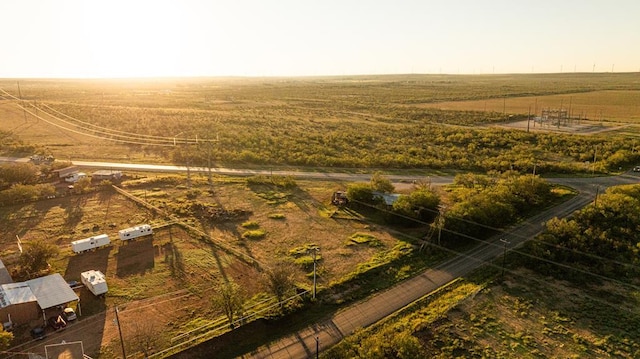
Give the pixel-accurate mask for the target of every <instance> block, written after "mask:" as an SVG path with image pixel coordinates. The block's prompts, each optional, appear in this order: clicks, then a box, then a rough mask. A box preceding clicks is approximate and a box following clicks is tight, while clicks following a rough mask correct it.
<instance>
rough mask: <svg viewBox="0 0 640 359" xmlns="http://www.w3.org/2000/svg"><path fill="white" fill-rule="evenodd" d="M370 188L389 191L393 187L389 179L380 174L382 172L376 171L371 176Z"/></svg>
mask: <svg viewBox="0 0 640 359" xmlns="http://www.w3.org/2000/svg"><path fill="white" fill-rule="evenodd" d="M371 189H373V190H374V191H378V192H382V193H391V192H393V191H394V190H395V187H394V186H393V183H391V180H390V179H388V178H386V177H385V176H383V175H382V172H376V173H374V174H373V176H371Z"/></svg>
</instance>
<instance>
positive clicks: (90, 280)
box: [80, 269, 109, 296]
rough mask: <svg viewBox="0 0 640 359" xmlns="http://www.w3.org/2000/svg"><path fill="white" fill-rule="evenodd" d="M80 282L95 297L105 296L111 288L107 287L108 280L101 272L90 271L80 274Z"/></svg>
mask: <svg viewBox="0 0 640 359" xmlns="http://www.w3.org/2000/svg"><path fill="white" fill-rule="evenodd" d="M80 281H81V282H82V284H84V286H85V287H87V289H89V291H91V293H93V295H95V296H100V295H103V294H105V293H106V292H107V291H108V290H109V288H108V287H107V279H106V278H105V276H104V274H102V272H100V271H99V270H93V269H92V270H88V271H86V272H82V273H80Z"/></svg>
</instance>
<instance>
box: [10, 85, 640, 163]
mask: <svg viewBox="0 0 640 359" xmlns="http://www.w3.org/2000/svg"><path fill="white" fill-rule="evenodd" d="M0 88H1V89H2V90H3V91H4V92H1V91H0V92H1V93H0V95H1V96H0V118H2V121H0V130H1V131H7V132H9V133H11V134H12V136H15V137H17V138H18V139H22V140H23V141H27V142H29V143H32V144H37V145H39V146H41V151H42V152H50V153H52V154H53V155H55V156H56V157H57V158H59V159H65V160H73V159H77V160H85V159H93V160H106V161H133V162H152V163H161V162H162V163H167V162H173V163H192V164H198V165H201V166H205V165H213V166H216V165H224V166H235V167H252V166H279V167H285V166H295V167H310V166H312V167H321V168H326V167H331V168H385V169H389V168H395V169H426V170H434V169H435V170H439V169H447V168H456V169H464V170H482V171H487V170H506V169H509V168H512V167H516V168H519V169H520V168H521V169H522V171H531V170H532V167H533V163H534V162H538V163H542V162H548V163H547V164H546V165H545V166H543V167H545V168H549V169H552V170H553V171H575V170H576V168H577V167H579V166H580V165H581V164H582V163H583V162H584V161H585V158H583V157H588V156H582V154H584V153H588V152H591V151H593V148H594V147H595V146H596V145H598V144H603V142H604V146H605V147H607V148H608V150H607V151H608V152H609V154H613V153H615V152H616V151H618V150H628V151H631V150H632V146H631V144H629V143H627V142H625V141H624V139H625V134H626V132H615V133H614V135H613V136H607V137H598V138H593V139H581V140H577V139H575V138H573V137H570V136H566V135H565V134H559V135H558V136H555V137H554V139H553V140H550V139H548V138H546V135H543V134H537V135H535V136H528V135H522V134H518V133H514V132H513V131H505V130H504V129H498V130H496V129H495V128H488V127H486V125H488V124H496V123H500V124H502V123H504V122H505V121H507V120H508V119H509V115H516V117H517V116H522V115H523V114H527V111H526V109H528V106H529V105H531V106H532V107H534V109H535V98H538V99H539V101H540V104H539V106H538V108H542V106H544V105H547V106H554V107H555V106H559V105H560V103H562V106H563V107H569V103H571V108H572V112H573V113H574V114H576V115H578V114H579V112H578V109H579V108H580V111H583V113H584V114H586V116H587V117H590V118H592V117H594V115H595V114H596V113H597V116H596V119H597V120H598V121H600V120H601V119H602V120H603V121H604V120H607V119H608V120H611V119H613V118H615V119H616V120H617V121H624V122H625V123H633V122H637V119H638V109H637V108H638V105H637V101H636V99H637V97H638V93H639V90H640V83H639V82H638V74H635V73H629V74H623V73H620V74H617V73H616V74H580V73H578V74H548V75H495V76H488V75H482V76H454V75H442V76H438V75H403V76H400V75H397V76H354V77H344V78H340V77H335V78H296V79H280V78H263V79H261V78H247V79H245V78H231V79H215V78H214V79H159V80H137V81H136V80H128V81H125V80H94V81H90V80H24V81H21V86H20V89H21V91H20V93H18V91H17V84H16V82H15V81H6V80H4V81H0ZM20 95H21V97H20ZM543 99H544V101H543ZM451 101H454V102H451ZM460 101H475V102H472V103H471V104H473V106H472V107H470V108H469V107H465V106H470V105H464V104H467V102H460ZM505 101H506V103H508V104H509V105H508V110H507V108H506V107H507V106H505ZM485 103H486V104H487V105H486V107H487V108H486V111H484V110H485ZM443 104H450V105H451V106H458V104H463V105H462V107H460V108H457V109H454V110H439V109H437V108H432V107H431V106H435V107H439V106H443ZM600 104H603V105H602V106H601V105H600ZM605 105H606V106H608V107H606V106H605ZM21 106H23V107H24V109H23V108H21ZM470 109H473V110H470ZM491 110H493V111H491ZM534 112H535V111H534ZM596 135H597V134H594V135H593V136H596ZM460 136H462V137H463V138H461V137H460ZM465 136H468V137H469V138H465ZM539 143H545V144H547V145H545V146H538V145H539ZM548 144H554V146H556V147H551V146H549V145H548ZM3 147H4V148H5V151H8V150H7V148H8V146H3ZM522 147H526V148H525V153H528V154H529V155H531V154H535V158H533V157H532V156H528V158H526V159H524V158H522V154H521V153H520V154H514V153H513V149H514V148H522ZM569 148H573V150H570V151H567V149H569ZM478 149H480V151H478ZM567 152H569V153H567ZM559 153H562V154H563V156H561V161H559V160H558V154H559ZM24 154H28V153H23V155H24ZM590 157H593V156H590ZM607 157H608V156H607ZM498 158H499V161H496V159H498ZM516 162H520V163H518V164H516V165H515V166H514V163H516ZM557 167H563V168H557ZM615 167H616V168H617V167H618V166H615Z"/></svg>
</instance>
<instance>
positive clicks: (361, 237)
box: [347, 232, 382, 247]
mask: <svg viewBox="0 0 640 359" xmlns="http://www.w3.org/2000/svg"><path fill="white" fill-rule="evenodd" d="M356 244H369V246H371V247H380V246H382V243H381V242H380V241H379V240H378V239H377V238H376V237H375V236H374V235H371V234H368V233H360V232H358V233H354V234H352V235H351V236H350V237H349V241H348V242H347V245H348V246H352V245H356Z"/></svg>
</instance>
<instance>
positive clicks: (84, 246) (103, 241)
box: [71, 234, 111, 253]
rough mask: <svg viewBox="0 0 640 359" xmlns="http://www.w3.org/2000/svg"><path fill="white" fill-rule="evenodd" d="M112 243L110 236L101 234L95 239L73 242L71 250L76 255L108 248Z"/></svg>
mask: <svg viewBox="0 0 640 359" xmlns="http://www.w3.org/2000/svg"><path fill="white" fill-rule="evenodd" d="M110 243H111V240H109V236H108V235H106V234H101V235H98V236H95V237H89V238H85V239H79V240H77V241H73V242H71V249H72V250H73V251H74V252H75V253H82V252H86V251H88V250H91V249H94V248H100V247H104V246H108V245H109V244H110Z"/></svg>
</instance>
